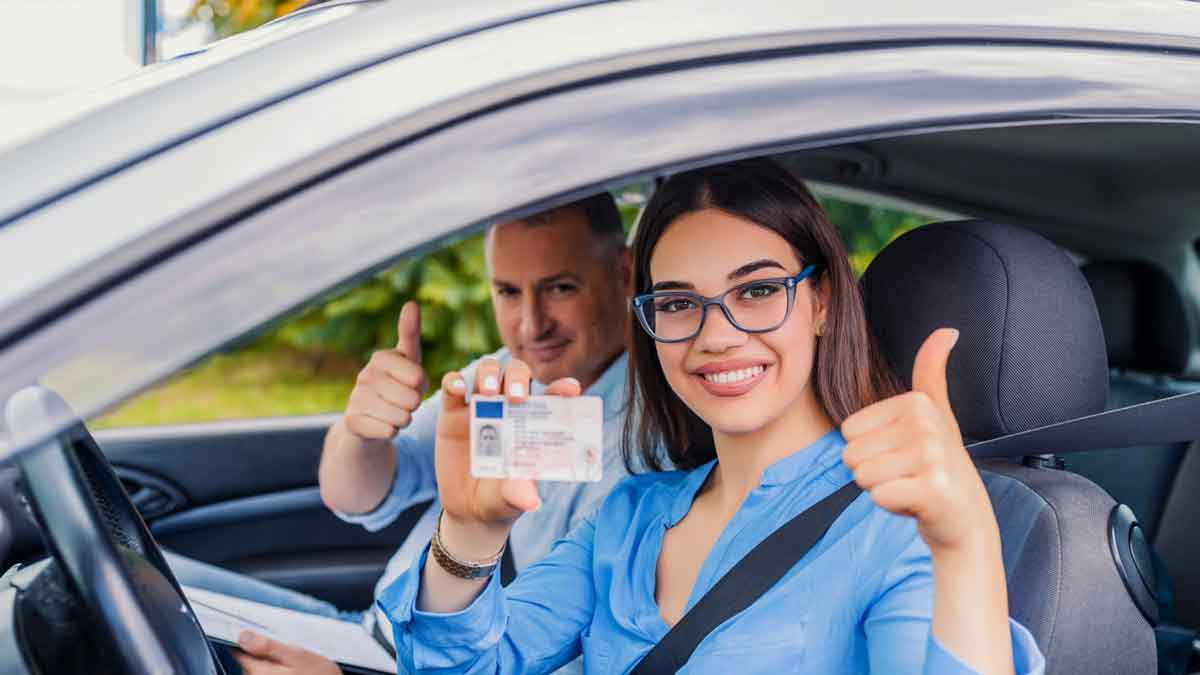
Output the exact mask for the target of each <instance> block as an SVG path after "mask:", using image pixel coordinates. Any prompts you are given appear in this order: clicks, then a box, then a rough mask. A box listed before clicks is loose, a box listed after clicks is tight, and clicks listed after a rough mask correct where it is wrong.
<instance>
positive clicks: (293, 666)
mask: <svg viewBox="0 0 1200 675" xmlns="http://www.w3.org/2000/svg"><path fill="white" fill-rule="evenodd" d="M238 646H240V647H241V649H242V651H241V652H234V653H233V658H234V660H235V661H237V662H238V665H239V666H241V667H242V672H243V673H245V675H342V669H341V668H338V666H337V664H336V663H334V662H333V661H330V660H329V659H327V658H325V657H324V656H321V655H320V654H314V653H313V652H310V651H308V650H307V649H303V648H301V647H293V646H292V645H289V644H284V643H282V642H279V641H277V640H272V639H271V638H269V637H267V636H265V635H259V634H258V633H255V632H254V631H249V630H246V631H242V634H241V635H239V636H238Z"/></svg>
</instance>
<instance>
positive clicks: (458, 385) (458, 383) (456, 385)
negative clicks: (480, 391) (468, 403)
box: [450, 378, 467, 391]
mask: <svg viewBox="0 0 1200 675" xmlns="http://www.w3.org/2000/svg"><path fill="white" fill-rule="evenodd" d="M450 388H451V389H453V390H454V391H463V390H464V389H466V388H467V383H466V382H463V381H462V378H459V379H457V380H455V381H453V382H451V383H450Z"/></svg>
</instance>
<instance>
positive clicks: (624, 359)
mask: <svg viewBox="0 0 1200 675" xmlns="http://www.w3.org/2000/svg"><path fill="white" fill-rule="evenodd" d="M628 363H629V354H628V353H626V352H621V354H620V355H619V356H617V358H615V359H613V362H612V363H610V364H608V368H606V369H605V370H604V372H603V373H600V377H598V378H596V381H595V382H593V383H592V386H590V387H588V388H587V391H585V392H583V393H584V394H585V395H587V396H599V397H600V398H601V399H602V400H603V401H604V416H605V417H612V416H613V415H616V414H619V413H620V412H622V410H623V409H624V407H625V367H626V364H628Z"/></svg>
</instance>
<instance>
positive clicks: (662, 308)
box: [654, 298, 696, 314]
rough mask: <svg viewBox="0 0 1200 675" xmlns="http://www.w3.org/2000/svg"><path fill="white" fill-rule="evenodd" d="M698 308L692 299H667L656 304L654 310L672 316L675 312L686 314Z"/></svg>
mask: <svg viewBox="0 0 1200 675" xmlns="http://www.w3.org/2000/svg"><path fill="white" fill-rule="evenodd" d="M695 306H696V303H695V302H693V301H692V300H691V299H690V298H666V299H664V300H660V301H659V302H657V303H655V305H654V309H655V311H658V312H666V313H667V314H671V313H674V312H684V311H687V310H689V309H692V308H693V307H695Z"/></svg>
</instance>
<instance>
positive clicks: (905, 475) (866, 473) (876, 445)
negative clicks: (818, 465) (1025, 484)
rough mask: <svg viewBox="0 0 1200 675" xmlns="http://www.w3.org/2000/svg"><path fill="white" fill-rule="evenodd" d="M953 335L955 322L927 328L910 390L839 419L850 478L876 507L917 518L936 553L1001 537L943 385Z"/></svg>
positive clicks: (924, 537)
mask: <svg viewBox="0 0 1200 675" xmlns="http://www.w3.org/2000/svg"><path fill="white" fill-rule="evenodd" d="M957 340H958V331H957V330H954V329H949V328H942V329H938V330H936V331H934V332H933V333H931V334H930V335H929V337H928V338H926V339H925V343H924V344H922V345H921V349H920V350H919V351H918V352H917V358H916V360H915V362H914V363H913V377H912V383H913V390H912V391H911V392H909V393H906V394H901V395H899V396H893V397H892V398H889V399H887V400H884V401H880V402H878V403H876V404H874V405H871V406H867V407H866V408H863V409H862V410H860V411H858V412H857V413H855V414H853V415H851V416H850V417H848V418H847V419H846V421H845V422H843V423H842V435H843V436H844V437H845V438H846V448H845V450H844V452H843V455H842V457H843V460H844V461H845V463H846V466H848V467H850V470H851V471H853V472H854V480H855V481H856V482H857V483H858V484H859V485H860V486H861V487H862V489H863V490H866V491H867V492H869V493H871V499H872V500H874V502H875V503H876V504H878V505H879V506H880V507H882V508H884V509H887V510H888V511H891V512H893V513H898V514H901V515H906V516H911V517H914V518H916V519H917V524H918V529H919V531H920V533H921V538H922V539H924V540H925V543H926V544H927V545H928V546H929V548H930V550H931V551H932V552H934V553H935V554H937V553H939V552H942V551H949V550H953V549H959V548H963V547H966V546H970V545H972V544H973V543H976V542H978V541H980V540H981V538H984V539H992V538H995V539H996V541H997V542H998V537H999V532H998V528H997V526H996V518H995V515H994V514H993V513H992V505H991V501H989V499H988V495H987V491H986V490H985V489H984V487H983V481H982V480H981V479H980V477H979V471H978V470H977V469H976V468H975V465H974V463H972V462H971V457H970V455H968V454H967V450H966V448H965V447H963V442H962V435H961V433H960V432H959V429H958V421H957V420H956V419H955V418H954V411H953V410H952V409H951V407H950V396H949V394H948V393H947V391H946V362H947V361H948V360H949V358H950V350H951V349H953V348H954V343H955V342H956V341H957Z"/></svg>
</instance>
